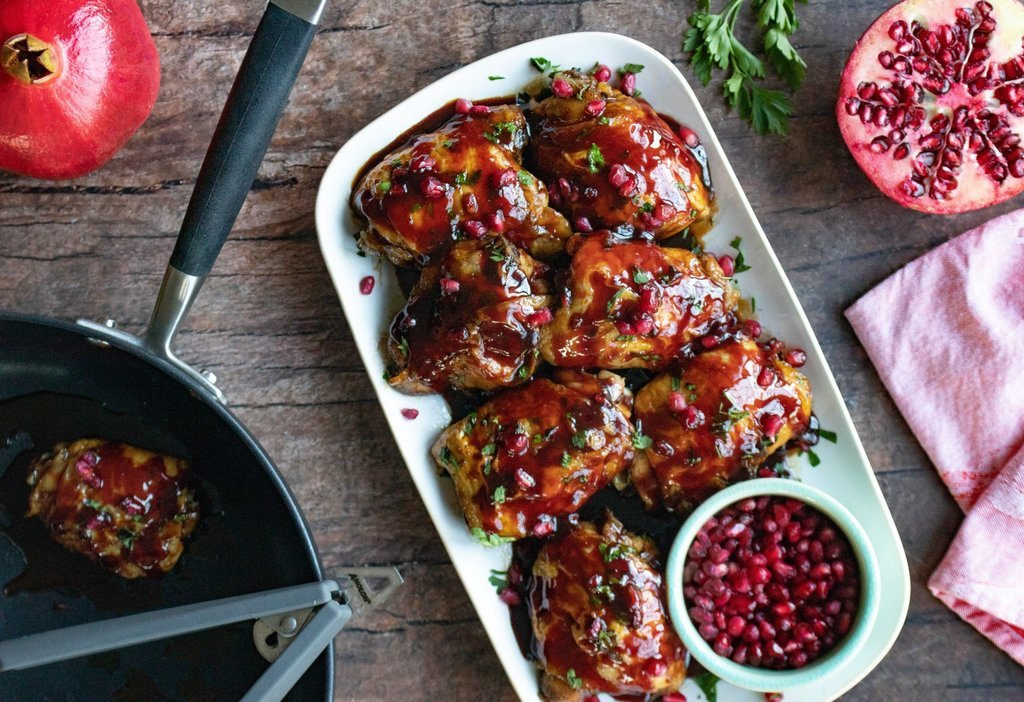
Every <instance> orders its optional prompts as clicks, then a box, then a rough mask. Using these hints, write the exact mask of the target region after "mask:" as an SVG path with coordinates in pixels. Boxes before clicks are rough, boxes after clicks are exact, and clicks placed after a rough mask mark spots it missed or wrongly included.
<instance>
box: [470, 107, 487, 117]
mask: <svg viewBox="0 0 1024 702" xmlns="http://www.w3.org/2000/svg"><path fill="white" fill-rule="evenodd" d="M490 112H491V108H490V107H488V106H487V105H473V106H472V107H471V108H469V114H471V115H475V116H478V117H479V116H481V115H486V114H490Z"/></svg>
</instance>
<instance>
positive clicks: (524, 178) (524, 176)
mask: <svg viewBox="0 0 1024 702" xmlns="http://www.w3.org/2000/svg"><path fill="white" fill-rule="evenodd" d="M516 178H518V179H519V183H520V185H524V186H526V187H529V186H531V185H533V176H532V175H530V174H529V173H528V172H527V171H519V172H518V173H516Z"/></svg>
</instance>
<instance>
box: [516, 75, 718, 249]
mask: <svg viewBox="0 0 1024 702" xmlns="http://www.w3.org/2000/svg"><path fill="white" fill-rule="evenodd" d="M559 81H561V82H559ZM563 85H564V86H565V87H563V89H562V90H561V91H558V90H556V91H555V94H554V95H552V96H551V97H549V98H547V99H545V100H543V101H541V102H540V103H539V104H538V105H537V106H536V108H534V109H533V110H531V111H530V125H531V132H532V137H531V139H530V143H529V145H528V146H527V163H528V164H529V165H530V167H531V169H532V170H533V172H534V173H536V174H537V175H538V176H540V178H541V179H542V180H543V181H544V182H545V183H547V184H548V186H549V187H550V188H551V199H552V202H553V204H555V205H556V206H557V207H558V208H559V209H560V211H562V212H563V213H565V214H566V215H567V216H568V217H569V221H570V222H572V223H573V228H574V229H575V230H576V231H577V232H588V231H597V230H600V229H614V228H616V227H618V226H620V225H623V224H627V225H632V226H634V227H637V228H639V229H642V230H644V231H650V232H653V233H654V235H655V236H656V237H657V238H659V239H663V238H667V237H670V236H672V235H673V234H677V233H679V232H681V231H682V230H683V229H685V228H686V227H688V226H690V225H691V224H692V223H693V222H695V221H698V220H703V219H706V218H707V217H708V216H710V214H711V190H710V182H709V181H706V180H705V177H706V176H705V173H704V168H703V166H702V164H701V163H700V161H698V159H697V158H695V156H694V151H691V149H690V148H688V147H687V145H686V144H684V143H683V141H682V139H680V137H679V135H677V134H676V133H675V132H674V131H673V130H672V128H671V127H669V125H668V124H667V123H666V122H665V120H663V119H662V118H661V117H659V116H658V113H656V112H655V111H654V109H653V108H652V107H651V106H650V105H648V104H647V103H646V102H641V101H640V100H636V99H634V98H632V97H629V96H628V95H625V94H623V93H621V92H619V91H618V90H616V89H614V88H612V87H611V86H609V85H608V84H607V83H599V82H597V81H596V80H595V79H594V78H593V77H591V76H588V75H584V74H582V73H580V72H579V71H564V72H562V73H559V74H556V75H555V79H554V81H553V83H552V86H553V87H562V86H563ZM559 92H561V93H562V95H563V96H560V95H559ZM701 148H702V147H699V146H697V147H696V149H697V150H700V149H701ZM701 153H702V152H701Z"/></svg>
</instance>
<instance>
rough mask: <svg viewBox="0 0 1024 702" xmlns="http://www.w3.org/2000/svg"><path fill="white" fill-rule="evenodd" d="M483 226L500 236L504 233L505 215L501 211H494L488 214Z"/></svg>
mask: <svg viewBox="0 0 1024 702" xmlns="http://www.w3.org/2000/svg"><path fill="white" fill-rule="evenodd" d="M484 220H485V222H484V223H485V224H486V225H487V228H488V229H490V230H491V231H492V232H494V233H496V234H501V233H502V232H503V231H505V213H504V212H502V211H501V210H495V211H494V212H491V213H490V214H488V215H487V216H486V217H485V218H484Z"/></svg>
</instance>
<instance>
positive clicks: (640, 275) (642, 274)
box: [633, 268, 651, 285]
mask: <svg viewBox="0 0 1024 702" xmlns="http://www.w3.org/2000/svg"><path fill="white" fill-rule="evenodd" d="M650 280H651V274H650V273H648V272H647V271H645V270H642V269H640V268H633V282H634V283H636V284H637V285H643V284H644V283H649V282H650Z"/></svg>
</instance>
